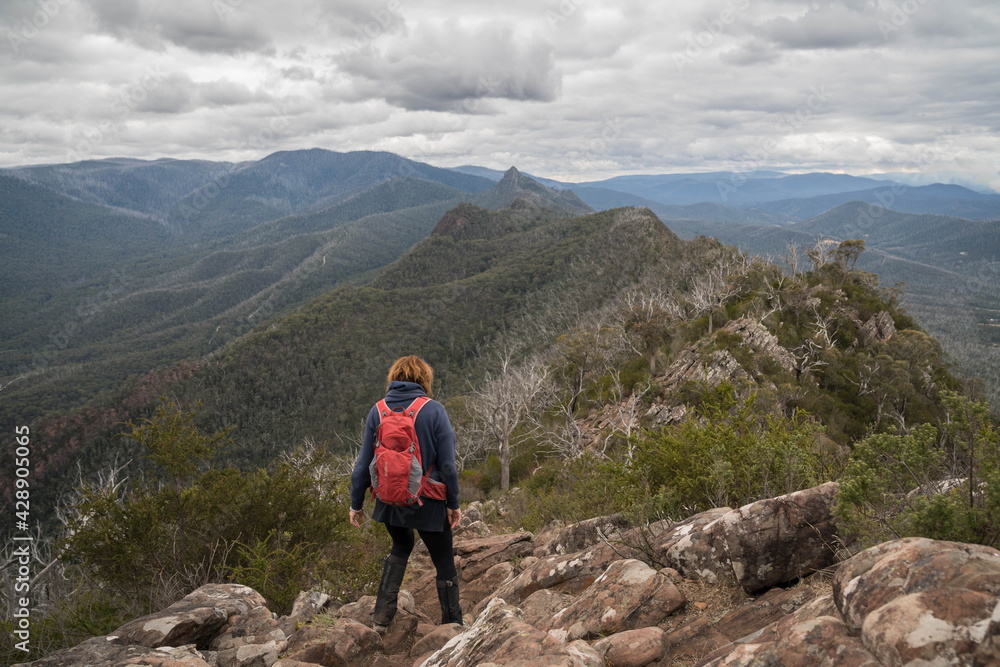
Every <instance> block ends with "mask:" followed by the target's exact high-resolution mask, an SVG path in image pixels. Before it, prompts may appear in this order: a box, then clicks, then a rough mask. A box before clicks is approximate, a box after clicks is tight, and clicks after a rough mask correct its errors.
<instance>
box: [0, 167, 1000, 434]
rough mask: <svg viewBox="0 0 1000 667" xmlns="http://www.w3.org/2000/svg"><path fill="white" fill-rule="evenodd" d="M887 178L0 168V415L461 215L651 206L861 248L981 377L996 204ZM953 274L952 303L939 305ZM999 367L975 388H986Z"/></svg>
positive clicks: (131, 366) (355, 277) (191, 340)
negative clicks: (850, 240)
mask: <svg viewBox="0 0 1000 667" xmlns="http://www.w3.org/2000/svg"><path fill="white" fill-rule="evenodd" d="M882 178H883V177H879V178H877V179H876V178H859V177H854V176H847V175H843V174H800V175H788V174H782V173H779V172H774V171H759V172H753V173H749V174H737V173H732V172H714V173H699V174H667V175H640V176H622V177H617V178H612V179H607V180H604V181H593V182H588V183H561V182H558V181H555V180H551V179H544V178H538V179H535V178H532V177H530V176H528V175H526V174H522V173H521V172H519V171H518V170H517V169H515V168H511V169H510V170H508V171H507V172H500V171H496V170H491V169H486V168H482V167H475V166H467V167H460V168H456V169H443V168H438V167H434V166H431V165H427V164H423V163H420V162H416V161H413V160H407V159H405V158H402V157H399V156H396V155H393V154H391V153H381V152H371V151H360V152H352V153H338V152H333V151H327V150H321V149H312V150H303V151H283V152H279V153H275V154H273V155H269V156H267V157H265V158H264V159H262V160H259V161H255V162H244V163H229V162H209V161H202V160H167V159H161V160H151V161H145V160H134V159H110V160H93V161H85V162H80V163H76V164H68V165H42V166H31V167H21V168H16V169H9V170H2V171H0V234H2V235H3V236H2V240H3V241H4V243H3V245H2V246H0V259H2V260H3V263H2V268H0V275H2V277H3V287H2V288H0V309H2V311H3V313H4V315H5V317H4V318H3V320H2V323H0V341H2V351H0V387H2V386H6V385H7V384H8V383H10V382H13V383H14V384H11V385H10V386H9V387H8V388H7V389H6V390H4V392H3V394H2V395H0V403H3V404H6V405H7V406H11V407H12V408H14V412H13V413H12V412H7V414H14V413H16V414H19V415H22V416H23V417H25V418H33V417H35V416H37V415H40V414H44V413H45V412H47V411H50V410H59V409H64V408H66V407H68V406H78V405H81V404H83V403H86V402H87V401H89V400H91V399H92V398H93V397H94V396H96V395H99V394H100V393H101V392H103V391H108V390H111V389H112V388H114V387H116V386H118V385H119V384H120V383H121V382H122V381H123V380H125V379H126V378H128V377H133V376H136V375H141V374H143V373H146V372H148V371H150V370H152V369H156V368H162V367H164V366H168V365H170V364H172V363H175V362H176V361H178V360H181V359H198V358H202V357H204V356H205V355H209V354H212V353H213V352H214V351H216V350H218V349H219V348H220V347H221V346H222V345H224V344H225V343H226V342H227V341H229V340H233V339H236V338H239V337H240V336H242V335H244V334H246V333H247V332H249V331H251V330H253V329H254V328H255V327H257V326H259V325H260V323H261V322H262V321H263V320H267V319H268V318H271V317H274V316H277V315H280V314H282V313H287V312H291V311H292V310H294V309H295V308H298V307H300V306H301V305H303V304H305V303H307V302H309V301H310V300H311V299H314V298H316V297H319V296H321V295H323V294H325V293H327V292H328V291H329V290H331V289H333V288H335V287H337V286H340V285H346V284H355V285H357V284H365V283H367V282H369V281H371V280H372V279H374V278H375V276H376V275H377V273H378V272H379V271H380V270H381V269H382V267H385V266H387V265H388V264H390V263H392V262H393V261H395V260H396V259H397V258H398V257H400V256H401V255H402V254H403V253H405V252H406V251H407V250H409V248H411V247H412V246H413V245H414V244H416V243H417V242H419V241H420V240H422V239H424V238H426V237H427V236H428V235H429V234H430V233H431V231H432V230H433V229H434V228H435V226H436V225H438V223H439V221H440V220H441V218H442V216H443V215H444V214H445V212H447V211H449V210H451V209H453V208H454V207H455V206H457V205H458V204H460V203H463V202H469V203H474V204H476V205H478V206H480V207H482V208H484V209H494V210H495V209H504V208H508V207H514V208H516V207H519V206H520V207H525V208H527V209H531V208H537V209H544V210H548V211H549V212H550V213H552V212H554V213H558V214H560V215H583V214H587V213H589V212H591V211H594V210H598V211H599V210H607V209H612V208H619V207H623V206H640V207H647V208H649V209H650V210H651V211H652V212H653V213H655V214H656V215H657V216H659V217H660V219H661V220H663V221H664V222H665V223H666V224H667V226H669V227H670V228H671V229H672V230H673V231H675V232H676V233H677V234H678V235H680V236H681V237H682V238H694V237H695V236H698V235H701V234H704V235H708V236H715V237H717V238H719V239H721V240H723V241H724V242H727V243H733V244H737V245H740V246H741V247H743V248H746V249H748V250H751V251H753V252H757V253H760V254H764V255H770V256H772V257H780V255H781V253H782V249H783V248H784V247H785V246H786V244H787V243H788V242H789V241H797V242H799V243H800V245H805V244H808V243H811V242H814V241H815V239H816V238H817V237H820V236H823V237H833V238H845V237H850V236H862V237H863V238H865V239H866V241H867V243H868V246H869V248H870V249H871V250H872V251H873V252H870V253H868V254H867V256H866V257H865V259H864V262H868V263H871V262H874V261H875V260H876V258H877V260H878V262H879V263H878V264H877V265H871V266H870V268H871V270H874V271H877V272H879V273H881V274H884V279H885V280H886V281H892V282H894V281H896V280H904V281H906V282H907V283H908V284H909V292H910V297H909V298H910V299H911V302H912V307H913V308H914V309H915V311H916V312H917V314H918V315H922V314H923V313H929V312H930V311H929V310H928V309H929V308H931V307H932V306H934V307H937V306H935V305H934V304H938V303H948V304H962V306H961V307H962V308H964V309H965V310H966V313H965V314H964V315H962V316H961V317H951V316H941V317H936V319H935V321H940V322H942V323H944V324H947V323H954V322H958V321H962V322H964V323H965V324H963V325H962V326H963V327H965V330H966V332H967V335H964V337H963V336H957V335H948V336H945V335H942V334H944V333H945V331H944V330H943V329H942V330H935V329H934V325H933V324H931V325H929V326H930V327H931V329H932V332H934V333H938V334H939V335H942V338H944V339H945V340H946V341H948V340H956V341H957V340H962V341H965V342H966V343H967V347H968V350H969V352H968V353H958V354H957V356H958V358H960V359H961V360H962V361H963V363H965V364H966V366H967V367H969V368H971V369H976V368H977V366H975V365H972V366H969V364H970V363H973V364H981V363H985V362H982V361H981V360H983V359H987V360H988V359H990V358H991V357H990V355H991V354H992V352H991V351H990V350H991V348H990V347H989V346H991V345H992V344H993V343H994V342H998V340H997V339H998V337H997V336H996V335H995V334H994V332H995V331H996V329H997V327H994V326H993V325H992V323H991V318H992V314H995V313H993V311H992V310H991V309H992V308H993V307H994V306H993V305H992V296H991V292H990V290H989V289H986V288H985V287H983V286H984V285H990V284H991V282H990V281H991V280H992V281H994V282H995V281H996V276H997V274H998V273H1000V272H997V271H994V269H993V267H994V266H996V263H997V261H998V249H997V243H996V234H997V232H996V229H997V223H995V222H991V221H992V220H996V219H998V218H1000V195H996V194H985V193H982V192H975V191H973V190H970V189H967V188H964V187H962V186H959V185H942V184H930V185H923V186H919V187H907V186H904V185H902V184H899V183H896V182H894V181H890V180H882ZM870 211H884V213H880V214H879V215H878V220H879V222H878V224H877V225H874V226H873V225H872V224H869V223H867V222H865V220H866V218H865V217H864V216H866V215H868V216H869V217H870ZM956 276H960V277H961V280H960V281H959V282H961V288H960V290H961V295H960V296H959V297H958V298H955V297H953V296H952V297H946V296H945V295H946V294H950V292H949V290H952V291H954V290H955V289H956V288H954V287H952V286H949V282H954V281H956V280H959V279H958V278H956ZM970 285H973V286H977V287H974V288H970V287H969V286H970ZM942 290H943V291H942ZM994 291H995V290H994ZM973 297H974V303H973V302H972V301H969V300H970V299H973ZM954 307H956V308H957V307H958V306H957V305H955V306H954ZM969 313H974V315H969ZM969 317H972V318H973V319H972V320H971V321H970V320H969V319H968V318H969ZM969 332H975V334H974V335H973V334H972V333H969ZM974 341H979V342H980V343H982V344H983V345H986V346H987V347H986V348H982V349H981V348H979V347H977V346H976V345H977V344H974ZM966 343H963V344H966ZM977 350H978V351H977ZM997 363H998V365H997V370H996V377H997V378H998V379H997V380H996V382H995V383H994V381H993V380H988V384H989V385H990V386H994V385H995V386H997V387H1000V361H998V362H997ZM985 375H987V376H988V377H993V376H994V372H993V371H986V372H985ZM993 395H994V396H998V395H1000V392H998V391H997V390H994V394H993Z"/></svg>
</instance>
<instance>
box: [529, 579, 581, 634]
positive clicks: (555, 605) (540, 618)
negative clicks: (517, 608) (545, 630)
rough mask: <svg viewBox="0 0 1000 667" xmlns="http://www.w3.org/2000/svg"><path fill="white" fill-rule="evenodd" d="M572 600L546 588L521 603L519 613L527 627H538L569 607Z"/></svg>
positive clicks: (565, 594) (564, 594)
mask: <svg viewBox="0 0 1000 667" xmlns="http://www.w3.org/2000/svg"><path fill="white" fill-rule="evenodd" d="M574 599H575V598H574V597H573V596H572V595H569V594H567V593H559V592H557V591H553V590H549V589H547V588H543V589H542V590H540V591H535V592H534V593H532V594H531V595H529V596H528V598H527V599H526V600H525V601H524V602H522V603H521V613H522V614H523V615H524V622H525V623H527V624H528V625H533V626H535V627H540V626H541V625H542V624H543V623H545V622H546V621H548V620H549V619H551V618H552V617H553V616H555V615H556V613H558V612H560V611H562V610H563V609H565V608H566V607H568V606H570V605H571V604H572V603H573V600H574Z"/></svg>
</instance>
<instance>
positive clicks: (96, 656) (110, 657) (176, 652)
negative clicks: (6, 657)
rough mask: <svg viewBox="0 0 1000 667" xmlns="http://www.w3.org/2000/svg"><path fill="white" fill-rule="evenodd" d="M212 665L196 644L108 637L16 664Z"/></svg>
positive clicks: (31, 666) (111, 666)
mask: <svg viewBox="0 0 1000 667" xmlns="http://www.w3.org/2000/svg"><path fill="white" fill-rule="evenodd" d="M75 665H86V666H87V667H129V666H130V665H131V666H135V667H139V666H140V665H142V666H147V667H210V666H209V663H208V662H207V661H206V660H205V658H204V656H203V655H202V654H201V653H200V652H199V651H198V650H197V649H196V648H195V647H194V645H190V644H189V645H187V646H161V647H158V648H150V647H148V646H141V645H137V644H132V645H123V644H120V643H117V642H116V641H115V640H109V638H108V637H94V638H92V639H88V640H86V641H84V642H81V643H80V644H77V645H76V646H74V647H73V648H68V649H64V650H62V651H56V652H55V653H51V654H49V655H47V656H45V657H44V658H40V659H38V660H35V661H33V662H26V663H22V664H20V665H16V666H15V667H70V666H75Z"/></svg>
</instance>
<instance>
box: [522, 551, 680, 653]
mask: <svg viewBox="0 0 1000 667" xmlns="http://www.w3.org/2000/svg"><path fill="white" fill-rule="evenodd" d="M686 602H687V601H686V600H685V598H684V595H683V594H682V593H681V592H680V591H679V590H678V589H677V587H676V586H674V584H673V582H671V581H670V578H669V577H668V576H667V575H665V574H663V573H660V572H657V571H656V570H654V569H653V568H651V567H649V566H648V565H646V564H645V563H643V562H642V561H638V560H633V559H627V560H621V561H617V562H615V563H612V564H611V566H609V567H608V569H607V570H606V571H605V572H604V574H602V575H601V576H600V577H598V578H597V580H596V581H594V583H593V585H591V586H590V587H589V588H588V589H587V590H586V591H584V592H583V593H582V594H581V595H580V596H579V597H578V598H576V599H575V600H574V601H573V602H572V604H570V605H569V606H568V607H566V608H565V609H563V610H562V611H560V612H558V613H556V614H555V615H554V616H553V617H552V618H551V619H549V620H548V621H547V622H542V623H541V624H540V625H539V626H538V628H539V629H541V630H549V631H550V632H551V634H553V635H555V636H557V637H560V638H562V639H564V640H567V641H572V640H575V639H587V638H594V637H597V636H600V635H608V634H614V633H616V632H622V631H623V630H634V629H636V628H642V627H647V626H651V625H656V624H657V623H659V622H660V621H662V620H663V619H665V618H666V617H668V616H669V615H670V614H672V613H674V612H675V611H677V610H678V609H680V608H681V607H683V606H684V604H685V603H686Z"/></svg>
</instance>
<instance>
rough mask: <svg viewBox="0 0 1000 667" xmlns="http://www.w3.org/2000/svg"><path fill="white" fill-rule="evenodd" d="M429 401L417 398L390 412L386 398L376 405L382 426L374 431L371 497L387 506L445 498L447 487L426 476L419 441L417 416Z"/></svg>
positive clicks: (370, 470) (370, 468)
mask: <svg viewBox="0 0 1000 667" xmlns="http://www.w3.org/2000/svg"><path fill="white" fill-rule="evenodd" d="M430 400H431V399H429V398H427V397H426V396H418V397H417V398H415V399H414V400H413V403H411V404H410V406H409V407H407V408H396V409H395V410H391V409H389V406H387V405H386V403H385V399H383V400H381V401H379V402H378V405H377V406H376V407H377V408H378V414H379V425H378V427H377V428H376V429H375V456H374V457H373V458H372V462H371V463H370V464H369V466H368V471H369V472H370V473H371V477H372V495H374V496H375V497H376V498H378V499H379V500H381V501H382V502H383V503H385V504H386V505H413V504H414V503H416V504H417V505H423V503H422V502H421V501H420V497H421V496H423V497H425V498H434V499H436V500H444V499H445V497H446V493H447V487H446V486H445V485H444V484H442V483H441V482H437V481H434V480H433V479H431V478H430V477H428V476H427V475H424V474H423V465H422V462H421V460H420V443H419V442H417V430H416V427H415V424H416V421H417V413H419V412H420V409H421V408H422V407H424V406H425V405H427V403H428V402H430ZM431 469H433V466H431ZM427 472H428V474H429V473H430V472H431V470H428V471H427Z"/></svg>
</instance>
